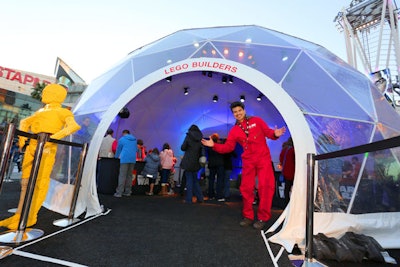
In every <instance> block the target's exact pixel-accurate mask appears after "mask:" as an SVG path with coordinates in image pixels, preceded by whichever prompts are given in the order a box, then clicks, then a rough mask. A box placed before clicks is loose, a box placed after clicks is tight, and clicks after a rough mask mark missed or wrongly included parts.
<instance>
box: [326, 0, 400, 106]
mask: <svg viewBox="0 0 400 267" xmlns="http://www.w3.org/2000/svg"><path fill="white" fill-rule="evenodd" d="M398 20H399V10H398V8H397V4H396V1H395V0H353V1H351V3H350V6H349V7H347V8H343V9H342V10H341V11H340V12H339V13H338V14H337V16H336V17H335V19H334V22H335V23H336V26H337V28H338V30H339V31H341V32H343V34H344V39H345V43H346V51H347V62H348V63H349V64H350V65H352V66H353V67H354V68H356V69H358V70H360V71H363V72H364V73H365V74H366V75H369V76H370V78H371V80H372V81H373V82H374V83H375V85H376V86H377V87H378V89H379V90H380V91H381V93H382V94H383V95H384V96H385V97H386V99H387V100H388V101H389V103H390V104H391V105H392V106H393V107H394V108H395V109H396V110H397V111H398V112H399V113H400V88H399V87H400V81H399V72H400V70H399V68H400V42H399V32H398Z"/></svg>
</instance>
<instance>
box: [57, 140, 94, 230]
mask: <svg viewBox="0 0 400 267" xmlns="http://www.w3.org/2000/svg"><path fill="white" fill-rule="evenodd" d="M87 149H88V144H87V143H85V144H83V147H82V151H81V154H80V158H79V164H78V170H77V173H76V177H75V186H74V193H73V195H72V200H71V206H70V209H69V214H68V219H60V220H56V221H54V222H53V224H54V225H56V226H61V227H66V226H68V225H71V224H73V223H75V222H77V221H79V219H75V218H74V216H75V208H76V203H77V201H78V195H79V189H80V187H81V181H82V172H83V166H84V163H85V159H86V154H87Z"/></svg>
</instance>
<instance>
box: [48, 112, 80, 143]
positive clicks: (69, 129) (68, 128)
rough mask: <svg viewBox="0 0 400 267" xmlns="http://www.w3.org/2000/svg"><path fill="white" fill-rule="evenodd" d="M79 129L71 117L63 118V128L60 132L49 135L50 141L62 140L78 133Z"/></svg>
mask: <svg viewBox="0 0 400 267" xmlns="http://www.w3.org/2000/svg"><path fill="white" fill-rule="evenodd" d="M80 128H81V126H79V124H78V123H76V121H75V119H74V117H73V116H71V117H67V118H65V127H64V128H63V129H62V130H61V131H58V132H56V133H55V134H53V135H51V136H50V138H52V139H58V140H60V139H63V138H64V137H66V136H68V135H70V134H73V133H74V132H76V131H78V130H79V129H80Z"/></svg>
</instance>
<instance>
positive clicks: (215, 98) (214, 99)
mask: <svg viewBox="0 0 400 267" xmlns="http://www.w3.org/2000/svg"><path fill="white" fill-rule="evenodd" d="M213 102H214V103H216V102H218V96H217V95H215V96H214V97H213Z"/></svg>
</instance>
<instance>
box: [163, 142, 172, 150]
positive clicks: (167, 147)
mask: <svg viewBox="0 0 400 267" xmlns="http://www.w3.org/2000/svg"><path fill="white" fill-rule="evenodd" d="M170 148H171V147H170V146H169V144H168V143H164V144H163V146H162V149H163V150H164V149H170Z"/></svg>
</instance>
